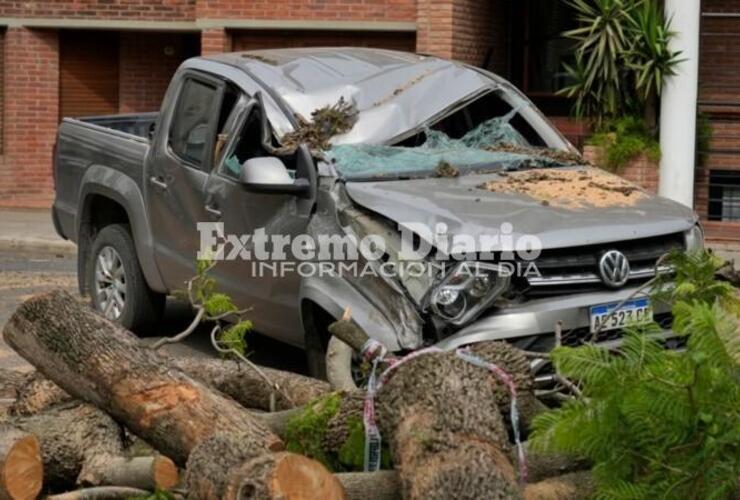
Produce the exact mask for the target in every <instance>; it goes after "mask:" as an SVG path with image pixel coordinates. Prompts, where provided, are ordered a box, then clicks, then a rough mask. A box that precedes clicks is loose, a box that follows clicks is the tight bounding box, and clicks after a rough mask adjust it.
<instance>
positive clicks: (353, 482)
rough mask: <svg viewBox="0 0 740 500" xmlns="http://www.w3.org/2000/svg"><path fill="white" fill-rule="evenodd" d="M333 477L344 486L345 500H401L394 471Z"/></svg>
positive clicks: (348, 473)
mask: <svg viewBox="0 0 740 500" xmlns="http://www.w3.org/2000/svg"><path fill="white" fill-rule="evenodd" d="M335 476H336V478H337V479H338V480H339V482H340V483H342V486H344V491H345V492H346V494H347V500H400V499H401V485H400V483H399V482H398V473H397V472H396V471H392V470H381V471H378V472H346V473H342V474H335Z"/></svg>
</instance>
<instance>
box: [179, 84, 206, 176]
mask: <svg viewBox="0 0 740 500" xmlns="http://www.w3.org/2000/svg"><path fill="white" fill-rule="evenodd" d="M217 99H218V88H217V87H216V86H214V85H209V84H208V83H205V82H203V81H200V80H195V79H192V78H188V79H187V80H185V81H184V82H183V85H182V89H181V91H180V96H179V97H178V99H177V107H176V108H175V113H174V116H173V119H172V127H171V128H170V145H171V147H172V151H174V153H175V154H177V155H178V156H179V157H180V158H182V159H183V160H186V161H187V162H189V163H191V164H193V165H194V166H197V167H198V168H201V169H204V168H206V167H207V165H208V155H209V150H210V149H211V148H212V147H213V142H212V140H211V137H210V135H212V133H213V132H212V131H213V129H214V125H215V124H214V122H215V120H216V119H217V118H218V114H217V113H216V110H215V106H216V101H217Z"/></svg>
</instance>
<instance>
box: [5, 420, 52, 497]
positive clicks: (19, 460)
mask: <svg viewBox="0 0 740 500" xmlns="http://www.w3.org/2000/svg"><path fill="white" fill-rule="evenodd" d="M43 481H44V470H43V464H42V460H41V451H40V449H39V442H38V440H37V439H36V437H35V436H33V435H31V434H28V433H26V432H24V431H22V430H20V429H17V428H15V427H12V426H9V425H7V424H0V500H6V499H12V500H32V499H34V498H36V497H37V496H38V494H39V493H40V492H41V487H42V486H43Z"/></svg>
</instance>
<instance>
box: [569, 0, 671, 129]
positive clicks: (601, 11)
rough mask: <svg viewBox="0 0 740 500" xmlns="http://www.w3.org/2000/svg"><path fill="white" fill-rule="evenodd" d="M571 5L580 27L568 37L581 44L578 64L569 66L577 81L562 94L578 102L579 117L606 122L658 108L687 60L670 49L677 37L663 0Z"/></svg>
mask: <svg viewBox="0 0 740 500" xmlns="http://www.w3.org/2000/svg"><path fill="white" fill-rule="evenodd" d="M566 2H567V3H568V4H569V5H570V6H571V7H572V8H573V9H574V10H575V12H576V18H577V20H578V22H579V27H578V28H577V29H574V30H571V31H568V32H566V33H564V34H563V35H564V36H565V37H567V38H570V39H571V40H573V42H574V43H575V64H573V65H567V64H566V65H564V68H565V71H566V73H567V74H568V76H569V79H570V82H571V83H570V85H568V86H566V87H565V88H563V89H561V91H560V94H561V95H565V96H568V97H571V98H574V99H575V104H574V112H575V114H576V115H577V116H579V117H582V116H591V117H594V118H596V119H597V122H601V121H602V120H603V119H605V118H609V117H615V116H622V115H626V114H642V113H643V112H644V110H645V108H646V107H651V106H654V101H655V97H656V96H659V95H660V92H661V90H662V82H663V78H664V77H665V76H666V75H671V74H674V72H675V68H676V65H677V64H679V63H680V62H681V61H680V59H679V56H680V54H678V53H675V52H671V51H670V50H669V48H668V42H669V40H670V39H671V37H672V36H673V35H674V34H673V33H672V32H671V31H670V27H669V23H668V22H666V21H665V20H664V19H663V13H662V10H661V7H660V5H659V2H658V1H657V0H566Z"/></svg>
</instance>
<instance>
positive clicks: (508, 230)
mask: <svg viewBox="0 0 740 500" xmlns="http://www.w3.org/2000/svg"><path fill="white" fill-rule="evenodd" d="M54 172H55V181H56V200H55V202H54V207H53V217H54V222H55V225H56V228H57V230H58V232H59V233H60V234H61V235H62V236H63V237H65V238H68V239H71V240H74V241H75V242H76V243H77V245H78V248H79V252H78V259H79V260H78V275H79V284H80V289H81V290H82V291H83V292H89V293H90V295H91V297H92V302H93V305H94V306H95V307H96V308H97V309H98V310H99V311H101V312H102V313H103V314H105V315H106V316H107V317H109V318H110V319H113V320H116V321H118V322H120V323H121V324H123V325H124V326H126V327H128V328H136V327H139V326H141V325H142V324H145V323H147V322H153V321H156V320H157V319H158V318H159V315H160V314H161V312H162V309H163V306H164V297H165V296H166V295H167V294H168V293H171V292H173V291H174V290H177V289H180V288H182V287H183V284H184V282H185V281H186V280H187V279H188V278H190V277H192V275H193V273H194V261H195V259H196V255H198V252H199V250H203V249H202V246H203V244H204V243H205V244H206V246H208V247H209V248H210V249H213V248H216V247H217V246H218V243H219V242H221V244H222V247H225V249H224V248H222V252H221V256H222V257H223V256H224V255H226V256H235V257H244V256H247V257H248V258H247V259H245V258H232V259H229V258H225V257H224V259H223V261H222V262H219V263H218V265H217V266H216V267H215V268H214V269H213V271H212V272H213V274H214V277H215V278H216V280H217V283H218V286H219V288H220V289H222V290H223V291H224V292H225V293H228V294H229V295H231V296H232V297H233V298H234V300H235V302H236V303H237V304H238V305H240V306H250V307H252V311H253V313H252V317H251V319H252V320H253V322H254V324H255V328H256V329H257V330H258V331H260V332H261V333H263V334H266V335H268V336H271V337H274V338H276V339H279V340H281V341H284V342H287V343H290V344H293V345H296V346H301V347H304V348H305V349H306V351H307V353H308V359H309V366H310V368H311V370H312V371H313V373H314V374H315V375H321V372H322V370H323V359H324V351H325V349H326V345H327V334H326V325H327V324H328V323H329V322H330V321H332V320H333V319H335V318H338V317H339V316H340V315H341V314H342V312H343V310H345V308H346V307H350V308H351V311H352V318H353V320H354V321H355V322H356V323H357V324H358V325H359V326H361V327H362V328H363V329H364V330H365V331H367V332H368V333H369V334H370V335H371V336H373V337H374V338H375V339H377V340H379V341H381V342H382V343H383V344H385V346H386V347H387V348H388V349H389V350H391V351H408V350H413V349H418V348H420V347H423V346H426V345H437V346H440V347H443V348H454V347H457V346H460V345H465V344H470V343H475V342H480V341H484V340H491V339H502V340H507V341H510V342H513V343H515V344H516V345H517V346H518V347H520V348H523V349H527V350H531V351H547V350H549V349H551V348H552V347H553V345H554V343H555V333H554V332H555V331H556V328H558V329H560V328H562V342H563V343H564V344H566V345H577V344H579V343H582V342H585V341H589V340H594V341H597V342H605V343H608V342H614V341H618V339H619V337H620V329H621V328H623V327H624V326H625V325H626V324H627V323H628V322H629V321H630V320H631V319H639V318H641V317H650V316H653V317H654V318H655V319H656V320H657V321H658V322H659V323H660V324H661V325H663V326H664V327H665V328H666V331H667V332H669V329H670V323H671V318H670V313H669V308H668V306H667V305H661V304H651V303H650V299H649V297H648V296H647V295H645V293H644V292H643V293H638V294H635V293H634V292H635V291H637V290H638V289H639V288H640V287H641V285H643V284H645V283H646V282H647V281H649V280H650V279H651V278H653V277H654V276H655V274H656V272H660V271H661V266H660V265H659V264H660V263H659V259H660V257H661V256H662V255H664V254H666V253H667V252H669V251H672V250H691V249H696V248H700V247H701V246H702V245H703V236H702V230H701V228H700V227H699V225H698V224H697V218H696V216H695V214H694V213H693V212H692V211H691V210H689V209H687V208H685V207H683V206H681V205H679V204H676V203H674V202H672V201H669V200H666V199H662V198H658V197H654V196H651V195H649V194H647V193H646V192H644V191H643V190H641V189H639V188H637V187H635V186H633V185H630V184H629V183H627V182H625V181H623V180H621V179H620V178H618V177H615V176H613V175H611V174H608V173H606V172H604V171H602V170H599V169H596V168H593V167H591V166H589V165H587V164H585V163H584V161H583V160H582V159H581V158H580V156H579V155H578V152H577V151H576V150H575V149H574V148H573V147H572V146H571V145H570V144H569V143H568V142H567V141H566V140H565V139H564V138H563V136H562V135H561V134H560V133H559V132H558V131H557V130H556V129H555V128H553V126H552V125H551V124H550V123H549V122H548V120H547V119H545V118H544V117H543V115H542V114H541V113H540V112H539V111H538V110H537V109H536V108H535V107H534V106H533V105H532V103H531V102H530V101H529V100H528V99H527V98H526V97H525V96H523V95H522V94H521V93H520V92H519V91H517V90H516V89H515V88H514V87H512V86H511V85H510V84H509V83H508V82H506V81H505V80H503V79H501V78H499V77H498V76H496V75H493V74H491V73H489V72H486V71H483V70H481V69H478V68H474V67H472V66H467V65H465V64H461V63H457V62H451V61H446V60H443V59H439V58H436V57H428V56H421V55H413V54H406V53H400V52H393V51H386V50H372V49H364V48H336V49H329V48H321V49H285V50H264V51H255V52H245V53H232V54H224V55H218V56H212V57H201V58H195V59H190V60H188V61H186V62H185V63H183V65H182V66H181V67H180V68H179V70H178V71H177V73H176V74H175V76H174V78H173V80H172V83H171V84H170V87H169V90H168V91H167V94H166V96H165V98H164V101H163V103H162V107H161V110H160V112H159V113H158V114H157V113H153V114H144V115H128V116H115V117H97V118H89V119H70V118H66V119H64V120H63V122H62V124H61V126H60V129H59V136H58V140H57V147H56V154H55V166H54ZM204 228H210V229H207V230H205V231H204ZM214 228H215V229H214ZM229 235H238V236H237V238H236V239H234V238H231V237H230V236H229ZM273 236H279V238H282V239H283V242H284V241H292V242H293V243H295V242H296V241H301V243H300V244H299V245H295V244H293V245H290V244H289V245H287V246H288V247H289V249H292V250H293V252H294V253H295V252H296V247H298V250H299V251H300V252H303V254H304V255H305V253H306V252H308V253H311V252H310V251H311V250H316V248H315V247H313V246H312V245H313V244H312V243H305V240H306V238H308V239H310V241H314V242H315V241H316V240H319V241H320V240H321V238H322V237H324V238H325V239H327V238H328V239H329V240H333V241H338V240H337V239H339V240H341V241H343V242H344V241H350V243H347V244H344V246H343V247H342V248H343V249H344V250H346V251H347V252H348V253H350V254H351V253H352V250H357V249H356V248H354V249H353V248H349V247H352V246H353V245H360V246H362V245H361V244H360V243H357V242H362V241H370V242H371V243H373V242H374V245H370V246H371V247H372V248H369V249H368V248H362V249H361V250H363V251H361V252H356V251H355V252H354V253H355V254H357V255H358V257H357V258H358V259H359V260H360V261H361V263H362V264H363V269H364V272H362V273H337V272H299V270H300V269H301V266H298V267H296V269H295V271H294V272H289V273H285V274H282V275H273V274H269V275H264V274H260V273H258V272H257V268H256V267H255V266H254V262H255V261H256V260H257V259H258V258H259V254H261V253H264V252H260V251H259V250H260V243H261V242H262V241H264V240H268V241H269V242H272V243H274V241H275V239H274V238H273ZM345 237H351V238H348V239H347V240H345V239H344V238H345ZM407 240H408V241H407ZM409 241H410V242H411V247H410V248H411V249H412V250H413V251H412V252H409V251H408V250H409V248H405V247H404V244H405V243H408V242H409ZM460 241H462V242H463V243H460ZM352 242H354V243H352ZM450 242H452V243H450ZM285 246H286V245H285V244H283V245H282V250H283V251H284V250H285ZM407 247H408V245H407ZM270 248H271V252H272V253H271V255H272V257H273V258H274V257H275V256H274V252H275V250H276V249H275V248H274V247H270ZM378 248H381V251H380V252H379V253H377V252H376V251H377V249H378ZM422 249H425V250H426V251H424V252H422V251H421V250H422ZM374 252H375V253H377V255H375V256H374V257H375V258H373V256H372V255H370V256H368V254H373V253H374ZM217 253H218V252H217ZM283 253H284V252H283ZM318 254H319V257H317V256H316V252H314V255H313V256H312V258H308V260H312V261H315V260H321V259H320V254H321V249H320V248H319V252H318ZM335 257H336V256H335ZM345 257H346V255H343V256H339V259H338V260H342V259H343V258H345ZM303 258H305V257H303ZM303 258H301V257H299V258H298V260H302V259H303ZM330 260H332V259H330ZM334 260H336V259H334ZM389 264H392V265H393V268H394V269H395V270H396V272H394V273H384V272H367V270H368V269H370V270H371V271H372V270H376V271H379V270H380V269H381V268H384V267H385V266H387V265H389ZM505 264H508V265H505ZM412 268H414V269H417V270H419V269H421V270H422V271H423V272H410V270H411V269H412ZM313 269H315V267H314V268H313ZM260 270H261V268H260ZM617 308H618V309H617ZM556 325H557V326H556Z"/></svg>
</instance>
